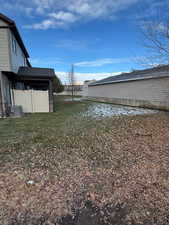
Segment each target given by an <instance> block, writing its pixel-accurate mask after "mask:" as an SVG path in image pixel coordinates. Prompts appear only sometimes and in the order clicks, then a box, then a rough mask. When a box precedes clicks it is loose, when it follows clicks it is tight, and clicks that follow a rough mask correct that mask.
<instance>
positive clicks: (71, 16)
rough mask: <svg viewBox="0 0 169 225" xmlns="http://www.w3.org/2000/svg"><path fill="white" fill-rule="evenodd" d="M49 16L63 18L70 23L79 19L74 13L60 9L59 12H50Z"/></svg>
mask: <svg viewBox="0 0 169 225" xmlns="http://www.w3.org/2000/svg"><path fill="white" fill-rule="evenodd" d="M49 16H51V17H53V18H55V19H56V20H61V21H65V22H69V23H73V22H75V21H76V20H77V19H78V18H77V16H75V15H74V14H72V13H70V12H63V11H60V12H58V13H50V14H49Z"/></svg>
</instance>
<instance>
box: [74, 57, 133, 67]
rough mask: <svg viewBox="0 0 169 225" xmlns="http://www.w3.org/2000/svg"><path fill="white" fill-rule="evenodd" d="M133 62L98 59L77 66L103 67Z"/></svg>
mask: <svg viewBox="0 0 169 225" xmlns="http://www.w3.org/2000/svg"><path fill="white" fill-rule="evenodd" d="M131 61H133V58H106V59H98V60H95V61H84V62H77V63H75V66H78V67H101V66H104V65H110V64H117V63H123V62H125V63H127V62H131Z"/></svg>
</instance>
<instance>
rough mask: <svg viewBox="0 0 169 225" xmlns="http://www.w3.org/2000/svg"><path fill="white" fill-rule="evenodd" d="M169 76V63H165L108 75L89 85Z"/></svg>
mask: <svg viewBox="0 0 169 225" xmlns="http://www.w3.org/2000/svg"><path fill="white" fill-rule="evenodd" d="M168 76H169V65H163V66H158V67H154V68H151V69H145V70H135V71H133V72H131V73H122V74H120V75H116V76H111V77H107V78H105V79H102V80H98V81H96V82H93V83H91V84H89V86H98V85H106V84H112V83H119V82H128V81H135V80H145V79H153V78H159V77H168Z"/></svg>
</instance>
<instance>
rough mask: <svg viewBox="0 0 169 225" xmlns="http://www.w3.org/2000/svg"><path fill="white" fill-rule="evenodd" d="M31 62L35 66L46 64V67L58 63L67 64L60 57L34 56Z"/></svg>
mask: <svg viewBox="0 0 169 225" xmlns="http://www.w3.org/2000/svg"><path fill="white" fill-rule="evenodd" d="M30 62H31V64H32V65H33V66H43V67H44V66H45V67H54V66H55V65H58V64H65V63H64V62H63V61H62V60H61V59H60V58H44V59H40V58H33V59H30Z"/></svg>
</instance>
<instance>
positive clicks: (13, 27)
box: [0, 13, 29, 58]
mask: <svg viewBox="0 0 169 225" xmlns="http://www.w3.org/2000/svg"><path fill="white" fill-rule="evenodd" d="M0 19H1V20H3V21H4V22H6V23H7V24H8V25H9V28H10V30H11V31H12V32H13V34H14V36H15V38H16V40H17V41H18V43H19V45H20V47H21V49H22V51H23V52H24V54H25V56H26V58H29V54H28V52H27V50H26V47H25V45H24V43H23V41H22V38H21V36H20V34H19V31H18V28H17V26H16V24H15V22H14V21H13V20H11V19H10V18H8V17H7V16H5V15H3V14H2V13H0Z"/></svg>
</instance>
